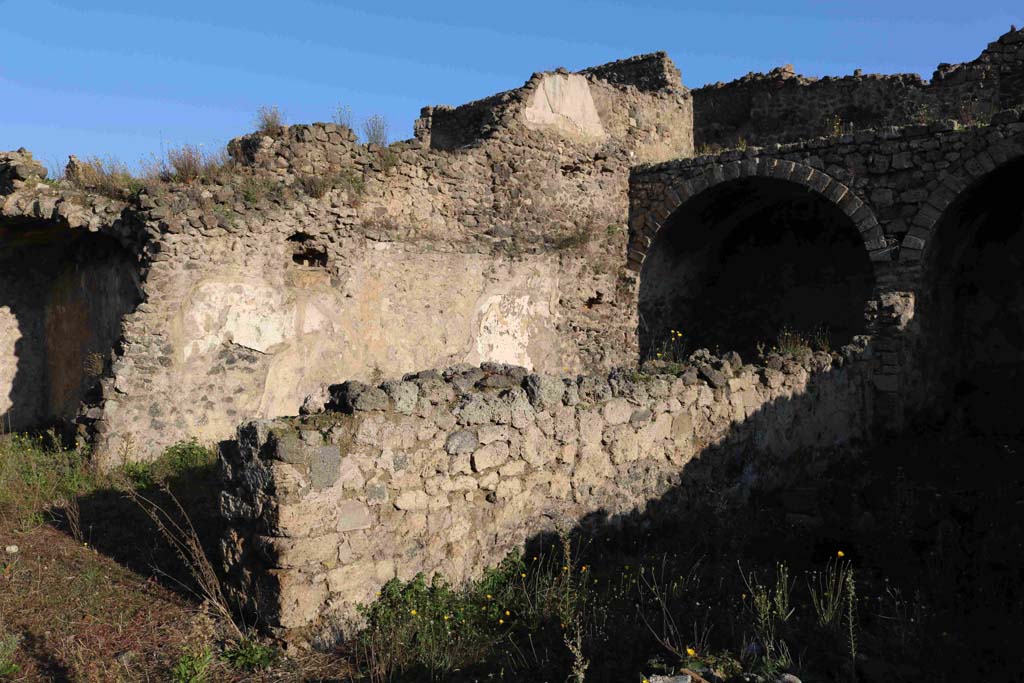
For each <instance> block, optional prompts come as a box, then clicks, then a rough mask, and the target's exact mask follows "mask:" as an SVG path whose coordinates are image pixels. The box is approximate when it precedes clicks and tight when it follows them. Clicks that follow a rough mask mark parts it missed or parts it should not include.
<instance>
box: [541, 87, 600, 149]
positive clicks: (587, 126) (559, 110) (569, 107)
mask: <svg viewBox="0 0 1024 683" xmlns="http://www.w3.org/2000/svg"><path fill="white" fill-rule="evenodd" d="M523 116H524V117H525V118H526V123H527V126H528V127H531V128H555V129H556V130H559V131H561V132H563V133H570V134H577V135H584V136H586V137H604V134H605V133H604V126H603V125H601V117H600V116H599V115H598V113H597V107H595V106H594V98H593V97H591V95H590V84H589V83H587V79H586V78H585V77H583V76H581V75H579V74H545V75H544V77H543V79H542V80H541V82H540V86H539V87H538V88H537V89H536V90H535V91H534V93H533V97H531V98H530V103H529V104H528V105H527V107H526V109H525V110H524V112H523Z"/></svg>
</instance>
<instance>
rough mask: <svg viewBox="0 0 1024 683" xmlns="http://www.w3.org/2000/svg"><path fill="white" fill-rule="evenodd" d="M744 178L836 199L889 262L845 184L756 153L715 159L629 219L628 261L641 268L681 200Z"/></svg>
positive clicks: (864, 209)
mask: <svg viewBox="0 0 1024 683" xmlns="http://www.w3.org/2000/svg"><path fill="white" fill-rule="evenodd" d="M747 178H765V179H771V180H781V181H786V182H790V183H795V184H797V185H802V186H804V187H806V188H807V189H808V190H811V191H812V192H815V193H816V194H818V195H820V196H821V197H823V198H824V199H826V200H827V201H829V202H831V203H832V204H834V205H835V206H836V207H837V208H838V209H839V210H840V211H842V212H843V213H844V214H846V215H847V216H848V217H849V218H850V220H851V221H852V222H853V224H854V226H855V227H856V228H857V230H858V231H859V232H860V236H861V239H862V240H863V241H864V248H865V249H866V250H867V252H868V256H869V257H870V259H871V260H872V261H888V260H889V259H890V256H889V254H890V249H888V248H887V244H886V240H885V237H884V234H883V232H882V228H881V226H880V225H879V224H878V219H877V218H876V217H875V214H874V212H873V211H872V210H871V208H870V207H869V206H868V205H867V204H866V203H864V201H862V200H861V199H860V198H859V197H857V195H856V194H855V193H854V192H853V191H852V190H851V189H850V188H849V187H847V186H846V185H844V184H843V183H841V182H839V181H838V180H836V179H835V178H833V177H832V176H830V175H828V174H827V173H824V172H822V171H819V170H817V169H816V168H812V167H811V166H808V165H806V164H802V163H799V162H796V161H789V160H782V159H775V158H770V157H757V158H752V159H743V160H741V161H730V162H725V163H716V164H712V165H710V166H708V167H707V168H705V169H704V171H702V172H701V173H700V174H698V175H696V176H694V177H692V178H688V179H685V180H682V181H680V182H678V183H676V184H675V185H674V186H673V187H671V188H669V189H668V191H667V192H666V193H665V195H666V196H665V199H663V200H662V201H661V202H660V203H659V204H657V205H655V206H653V207H652V208H650V209H649V210H647V211H646V212H643V213H639V214H634V215H633V216H632V217H631V219H630V240H629V256H628V266H629V268H630V270H633V271H635V272H637V273H639V272H640V269H641V266H642V265H643V262H644V259H645V258H646V256H647V250H648V249H649V248H650V246H651V244H652V243H653V241H654V238H655V236H656V235H657V234H658V232H659V231H660V230H661V228H662V226H664V225H665V223H666V222H668V219H669V218H670V217H671V216H672V214H674V213H675V212H676V210H677V209H679V208H680V207H681V206H682V205H683V204H685V203H686V202H688V201H689V200H691V199H694V198H695V197H697V196H698V195H700V194H701V193H703V192H706V191H707V190H710V189H711V188H713V187H715V186H717V185H721V184H723V183H728V182H732V181H735V180H743V179H747Z"/></svg>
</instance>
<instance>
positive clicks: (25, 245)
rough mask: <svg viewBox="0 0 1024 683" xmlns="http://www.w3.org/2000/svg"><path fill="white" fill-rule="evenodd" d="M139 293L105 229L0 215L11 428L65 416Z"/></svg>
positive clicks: (1, 348)
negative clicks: (102, 232)
mask: <svg viewBox="0 0 1024 683" xmlns="http://www.w3.org/2000/svg"><path fill="white" fill-rule="evenodd" d="M139 300H140V293H139V287H138V280H137V274H136V267H135V265H134V262H133V260H132V259H131V257H130V256H129V255H128V253H127V252H126V251H125V250H124V249H123V248H122V247H121V246H120V245H119V244H118V243H117V242H116V241H115V240H113V239H112V238H109V237H106V236H104V235H98V234H95V233H89V232H85V231H72V230H68V229H67V228H63V227H61V226H58V225H55V224H53V223H48V222H43V221H12V220H7V221H3V222H2V223H0V410H2V417H0V419H2V420H3V427H4V429H7V430H21V429H29V428H35V427H41V426H46V425H50V424H54V423H58V422H60V421H62V420H67V419H70V418H73V417H74V415H75V413H76V412H77V410H78V408H79V405H80V404H81V402H82V400H83V398H85V397H86V394H87V392H88V391H89V389H90V388H92V387H94V386H96V383H97V380H98V378H99V377H100V376H101V375H102V374H103V372H104V371H105V370H107V369H108V366H109V363H110V358H111V351H112V350H113V348H114V346H115V344H116V343H117V341H118V339H120V337H121V320H122V318H123V317H124V315H125V314H127V313H129V312H130V311H131V310H133V309H134V308H135V306H136V305H137V304H138V302H139Z"/></svg>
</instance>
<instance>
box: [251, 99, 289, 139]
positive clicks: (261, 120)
mask: <svg viewBox="0 0 1024 683" xmlns="http://www.w3.org/2000/svg"><path fill="white" fill-rule="evenodd" d="M282 128H284V115H283V114H281V110H280V109H278V108H277V107H276V106H262V107H260V108H259V109H257V110H256V130H257V131H259V132H260V133H263V134H264V135H269V136H274V135H277V134H278V133H279V132H281V129H282Z"/></svg>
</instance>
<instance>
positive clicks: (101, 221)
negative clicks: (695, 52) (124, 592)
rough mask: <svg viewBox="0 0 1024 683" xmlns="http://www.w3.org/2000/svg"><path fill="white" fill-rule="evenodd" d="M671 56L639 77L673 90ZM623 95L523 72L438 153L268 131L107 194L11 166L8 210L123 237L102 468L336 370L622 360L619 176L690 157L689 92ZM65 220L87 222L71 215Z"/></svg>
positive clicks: (322, 127) (290, 406) (101, 404)
mask: <svg viewBox="0 0 1024 683" xmlns="http://www.w3.org/2000/svg"><path fill="white" fill-rule="evenodd" d="M663 61H664V58H657V59H652V60H648V61H647V62H644V64H647V67H646V68H650V69H652V70H654V71H656V72H657V74H659V75H658V76H657V78H663V74H664V73H667V72H670V71H671V70H670V69H669V67H666V66H665V65H664V64H663V63H662V62H663ZM631 69H632V70H631V72H630V73H632V74H633V75H634V76H635V77H637V78H641V77H642V75H643V73H644V69H645V67H643V65H642V64H641V65H633V66H632V67H631ZM667 69H669V71H666V70H667ZM608 73H609V74H613V73H615V74H617V73H618V72H617V71H616V70H614V69H610V70H608ZM628 80H629V79H628V77H627V75H623V74H618V75H617V76H616V82H615V83H614V84H613V83H609V82H607V81H604V80H601V79H600V78H598V77H597V76H594V75H584V74H570V73H568V72H564V71H559V72H555V73H548V74H535V75H534V76H533V77H532V78H531V79H530V80H529V81H528V82H527V83H526V85H524V87H523V88H521V89H518V90H516V91H511V93H507V94H505V95H501V96H496V98H491V99H489V100H487V101H485V102H484V103H482V104H481V103H474V104H471V105H467V107H468V109H469V110H473V111H480V110H481V108H487V107H491V106H493V107H495V113H494V117H495V118H496V120H498V121H499V123H500V125H498V126H497V127H494V128H492V129H488V130H487V131H482V130H480V129H479V128H478V127H477V128H473V127H472V126H470V130H468V131H464V132H463V133H462V134H460V135H461V137H460V140H461V142H460V144H459V145H457V146H456V147H457V148H455V149H450V150H449V149H439V148H436V147H434V146H432V145H431V144H430V143H429V138H431V137H432V135H430V134H429V133H431V131H430V130H427V129H426V128H424V127H423V126H422V125H421V126H420V128H419V130H420V132H421V137H420V138H419V139H413V140H408V141H404V142H398V143H395V144H392V145H390V146H389V147H386V148H384V147H379V146H376V145H362V144H358V143H357V142H356V140H355V136H354V135H353V133H352V132H351V131H350V130H348V129H347V128H345V127H343V126H338V125H335V124H312V125H296V126H290V127H283V128H281V129H278V130H268V131H263V132H262V133H257V134H253V135H249V136H245V137H242V138H239V139H236V140H233V141H232V142H231V143H230V144H229V152H230V154H231V155H232V158H233V165H232V166H231V167H230V168H228V169H226V170H225V172H224V173H222V174H221V175H220V176H218V177H216V178H210V179H207V180H206V181H205V182H202V183H192V184H185V185H182V184H175V183H169V184H168V183H158V184H156V185H152V186H150V187H147V188H145V189H143V190H142V191H141V192H139V193H138V194H128V193H125V194H124V195H123V196H121V197H119V199H116V200H104V199H103V198H101V197H98V196H96V193H83V192H81V191H79V190H77V189H75V188H73V187H71V186H70V185H68V183H66V182H62V183H55V184H54V183H50V184H47V183H43V182H41V179H40V176H41V174H42V169H41V168H37V169H36V170H35V171H34V172H33V171H32V169H30V168H29V167H30V166H31V164H28V163H27V162H26V161H25V160H26V159H30V157H27V156H25V155H21V156H18V157H17V159H14V157H11V159H8V160H7V161H6V163H3V164H2V165H0V168H2V169H3V171H2V173H0V177H2V178H4V179H5V180H4V186H5V188H6V190H5V191H6V194H5V195H4V197H3V207H4V209H3V215H4V216H8V217H10V218H12V219H14V218H22V217H33V218H37V219H40V220H42V221H44V222H50V223H52V224H53V225H54V226H55V227H58V228H61V229H66V228H68V227H71V226H72V222H73V223H74V225H79V224H81V223H82V222H83V221H84V222H85V224H86V225H87V226H88V228H89V229H90V230H93V229H95V230H99V231H111V230H115V226H116V230H115V231H123V230H126V231H127V232H128V235H127V237H126V239H130V240H132V241H133V244H135V246H134V247H133V249H132V250H131V254H132V256H133V258H134V259H135V262H136V265H137V268H138V277H139V281H140V284H141V288H142V303H141V305H139V306H138V307H137V308H136V309H135V310H134V311H133V312H132V313H131V314H130V315H128V316H126V317H125V318H124V320H123V325H122V330H121V331H122V333H123V334H122V338H121V339H120V340H119V341H120V343H119V344H117V345H116V348H113V347H112V348H109V349H107V353H106V358H105V361H104V366H105V367H107V368H109V370H108V371H107V372H105V373H104V377H102V378H101V381H100V383H99V386H98V393H97V394H96V395H93V396H91V397H90V400H89V403H88V405H86V406H85V408H84V409H83V412H82V416H81V419H80V422H81V423H82V425H83V428H84V429H85V432H86V435H88V436H89V437H90V438H91V439H92V440H93V441H94V443H95V452H96V454H97V457H98V458H99V459H100V461H101V462H102V463H104V464H106V465H108V466H109V465H112V464H116V462H119V461H120V459H122V458H141V459H145V458H151V457H155V456H156V455H157V454H158V453H159V452H160V451H161V450H162V448H163V447H165V446H166V445H168V444H170V443H173V442H175V441H177V440H180V439H187V438H191V437H197V438H199V439H202V440H204V441H216V440H219V439H222V438H225V437H226V436H228V435H230V434H231V433H232V431H233V429H234V427H235V425H237V423H238V422H239V421H240V420H241V419H243V418H248V417H254V416H255V417H272V416H276V415H282V414H294V413H295V412H296V411H297V410H298V407H299V405H300V404H301V402H302V400H303V398H304V397H305V396H306V395H307V394H309V393H310V392H311V391H314V390H315V389H316V388H317V387H318V386H319V385H320V384H321V383H323V382H330V381H334V380H335V379H336V378H337V377H352V378H356V379H363V380H370V379H372V378H374V377H376V376H380V375H391V374H395V373H402V372H406V371H410V370H414V369H416V368H421V367H431V366H444V365H448V364H451V363H453V362H473V363H479V362H481V361H499V362H512V363H517V364H522V365H525V366H527V367H530V368H533V369H537V370H543V371H549V372H556V371H557V372H561V371H583V370H589V369H597V368H607V367H609V366H612V365H615V364H621V363H626V362H629V360H630V359H631V358H633V357H635V348H636V336H635V329H636V323H635V314H634V313H633V310H634V305H633V288H634V287H635V279H634V278H631V277H630V276H629V274H628V272H627V271H626V270H625V269H624V263H623V261H622V257H621V254H622V253H623V252H624V249H625V239H626V229H625V223H626V216H627V210H628V209H627V207H628V197H627V188H628V182H627V179H628V172H629V167H630V166H631V165H632V164H633V163H635V162H637V161H641V160H648V161H657V160H664V159H669V158H672V157H675V156H679V155H689V154H691V153H692V149H693V146H692V130H691V125H692V123H691V121H692V108H691V105H690V98H689V94H688V92H687V91H686V90H685V88H683V86H682V84H681V83H678V82H677V83H675V84H674V85H673V86H672V87H668V86H666V87H664V88H661V89H653V86H652V85H651V83H650V82H649V81H650V79H647V81H645V83H644V87H643V89H638V88H637V87H635V86H633V85H629V84H628ZM437 125H440V124H437ZM460 125H463V124H460ZM441 127H443V126H441ZM450 127H451V126H450V125H449V128H450ZM33 168H35V167H33ZM8 176H10V178H11V179H10V180H9V181H7V180H6V178H7V177H8ZM68 207H79V208H80V209H81V211H82V212H84V215H85V216H86V218H83V219H79V217H78V215H77V214H75V216H73V217H72V218H73V221H69V220H68V219H67V217H66V216H65V215H64V214H62V213H61V211H65V212H66V210H69V208H68ZM75 210H76V211H77V210H78V209H75ZM112 346H113V345H112ZM19 362H20V361H19V359H17V358H13V359H12V360H11V364H14V365H17V364H18V363H19Z"/></svg>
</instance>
